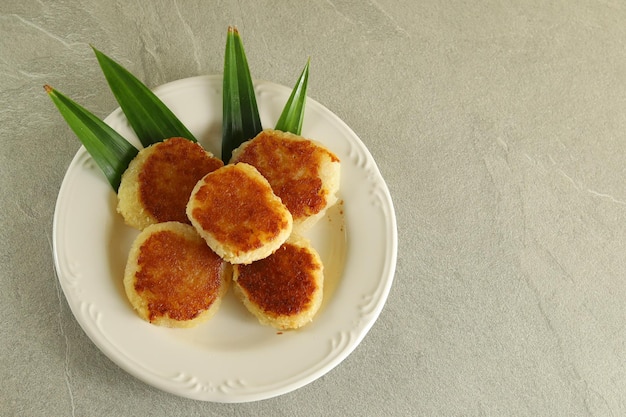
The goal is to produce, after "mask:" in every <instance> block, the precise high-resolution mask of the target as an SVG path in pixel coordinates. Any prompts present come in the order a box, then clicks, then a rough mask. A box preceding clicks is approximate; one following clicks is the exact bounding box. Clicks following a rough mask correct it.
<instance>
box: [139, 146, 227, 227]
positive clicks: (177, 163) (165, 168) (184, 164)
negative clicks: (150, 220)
mask: <svg viewBox="0 0 626 417" xmlns="http://www.w3.org/2000/svg"><path fill="white" fill-rule="evenodd" d="M158 146H159V149H158V152H154V153H152V154H151V155H150V157H149V158H148V159H147V160H146V161H145V163H144V165H143V168H142V170H141V172H140V174H139V184H140V185H139V194H140V201H141V204H142V205H143V207H144V208H145V210H146V211H147V212H148V213H150V214H151V215H152V216H153V217H154V218H155V219H156V220H157V221H158V222H165V221H177V222H180V223H187V224H189V219H188V218H187V214H186V213H185V208H186V206H187V202H188V201H189V195H190V194H191V191H192V190H193V187H194V186H195V185H196V183H197V182H198V181H199V180H200V179H201V178H202V177H203V176H204V175H206V174H207V173H209V172H212V171H214V170H216V169H217V168H219V167H221V166H223V163H222V161H221V160H219V159H218V158H214V157H211V156H209V155H208V154H207V153H206V151H205V150H204V149H203V148H202V147H201V146H200V145H199V144H197V143H194V142H191V141H189V140H187V139H183V138H171V139H168V140H166V141H164V142H163V143H160V144H158Z"/></svg>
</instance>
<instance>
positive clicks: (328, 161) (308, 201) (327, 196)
mask: <svg viewBox="0 0 626 417" xmlns="http://www.w3.org/2000/svg"><path fill="white" fill-rule="evenodd" d="M231 161H233V162H245V163H248V164H250V165H252V166H254V167H255V168H257V169H258V170H259V172H260V173H261V174H262V175H263V176H264V177H265V178H267V180H268V181H269V183H270V184H271V186H272V189H273V190H274V192H275V193H276V195H278V196H279V197H280V198H281V200H282V201H283V203H284V204H285V205H286V206H287V208H288V209H289V211H290V212H291V214H292V216H293V219H294V223H295V224H296V226H297V225H299V224H300V223H303V222H304V221H306V219H308V218H310V217H312V216H316V215H318V214H320V213H323V212H324V210H326V208H328V207H329V206H331V205H332V204H334V203H335V201H336V197H335V193H336V192H337V190H338V188H339V158H337V156H336V155H335V154H333V153H332V152H330V151H329V150H328V149H326V148H325V147H323V146H322V145H320V144H318V143H315V142H314V141H311V140H309V139H305V138H303V137H301V136H297V135H293V134H291V133H286V132H281V131H277V130H271V129H266V130H264V131H262V132H261V133H259V135H257V136H256V137H255V138H254V139H252V140H250V141H248V142H246V143H244V144H243V145H242V146H241V147H240V148H239V149H237V150H235V152H234V153H233V158H232V160H231Z"/></svg>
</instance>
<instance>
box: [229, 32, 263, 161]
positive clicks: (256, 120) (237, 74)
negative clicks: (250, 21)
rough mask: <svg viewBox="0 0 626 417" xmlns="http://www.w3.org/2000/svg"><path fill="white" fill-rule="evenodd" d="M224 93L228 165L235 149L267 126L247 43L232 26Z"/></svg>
mask: <svg viewBox="0 0 626 417" xmlns="http://www.w3.org/2000/svg"><path fill="white" fill-rule="evenodd" d="M222 94H223V96H222V101H223V115H222V161H224V163H225V164H227V163H228V162H229V161H230V157H231V155H232V152H233V150H234V149H236V148H237V147H239V145H241V144H242V143H243V142H245V141H247V140H249V139H252V138H253V137H255V136H256V135H257V134H259V133H260V132H261V130H262V129H263V128H262V126H261V118H260V116H259V109H258V107H257V102H256V96H255V94H254V86H253V85H252V77H251V76H250V69H249V68H248V60H247V59H246V53H245V51H244V48H243V42H242V40H241V36H240V35H239V32H238V31H237V28H235V27H232V26H230V27H229V28H228V34H227V36H226V51H225V56H224V85H223V91H222Z"/></svg>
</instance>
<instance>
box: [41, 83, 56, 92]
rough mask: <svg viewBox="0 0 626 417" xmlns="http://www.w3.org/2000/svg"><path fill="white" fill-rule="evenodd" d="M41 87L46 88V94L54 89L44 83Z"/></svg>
mask: <svg viewBox="0 0 626 417" xmlns="http://www.w3.org/2000/svg"><path fill="white" fill-rule="evenodd" d="M43 89H44V90H46V93H48V94H51V93H52V92H53V91H54V88H52V87H51V86H50V85H48V84H44V86H43Z"/></svg>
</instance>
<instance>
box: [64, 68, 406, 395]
mask: <svg viewBox="0 0 626 417" xmlns="http://www.w3.org/2000/svg"><path fill="white" fill-rule="evenodd" d="M255 88H256V94H257V101H258V105H259V112H260V114H261V121H262V124H263V126H266V127H268V126H274V124H275V122H276V120H277V119H278V117H279V115H280V112H281V110H282V108H283V106H284V103H285V102H286V100H287V98H288V97H289V93H290V91H291V90H290V89H288V88H286V87H283V86H280V85H277V84H273V83H269V82H258V83H256V84H255ZM155 92H156V93H157V95H158V96H159V97H160V98H161V99H162V100H163V101H164V102H165V104H166V105H168V106H169V107H170V109H171V110H172V111H173V112H174V113H175V114H176V115H177V116H178V117H179V118H180V119H181V120H182V122H183V123H184V124H185V125H186V126H187V127H188V128H189V129H190V130H191V132H192V133H193V134H194V135H195V136H196V138H198V140H199V142H200V143H202V144H203V145H204V146H205V147H206V148H207V149H208V150H209V151H211V152H213V153H214V154H216V155H219V154H220V143H221V120H222V79H221V76H201V77H194V78H188V79H183V80H179V81H175V82H172V83H169V84H166V85H163V86H161V87H159V88H157V89H155ZM105 121H106V122H107V123H108V124H109V125H111V126H112V127H113V128H114V129H116V130H117V131H119V132H120V133H121V134H122V135H123V136H124V137H126V138H128V139H129V140H130V141H132V142H134V143H135V144H136V145H138V141H137V138H136V136H135V135H134V134H133V133H132V130H131V129H130V127H129V125H128V123H127V121H126V119H125V117H124V115H123V113H122V112H121V110H120V109H117V110H116V111H114V112H113V113H112V114H111V115H110V116H109V117H107V119H105ZM302 134H303V136H307V137H311V138H315V139H316V140H318V141H320V142H321V143H323V144H324V145H325V146H327V147H328V148H329V149H330V150H332V151H333V152H334V153H335V154H336V155H337V156H338V157H339V158H340V159H341V163H342V168H341V188H340V196H339V198H340V203H338V204H337V205H336V206H335V207H333V208H332V209H330V210H329V212H328V214H327V216H326V217H325V218H323V219H322V220H320V222H319V223H318V224H317V225H316V226H315V227H314V229H313V230H311V231H310V233H308V237H309V238H310V239H311V241H312V243H313V246H314V247H315V248H316V249H317V250H318V252H319V253H320V256H321V258H322V261H323V262H324V265H325V271H326V278H325V279H326V281H325V289H324V303H323V305H322V308H321V310H320V311H319V313H318V315H317V316H316V318H315V320H314V321H313V322H312V323H311V324H310V325H307V326H306V327H304V328H302V329H300V330H297V331H285V332H282V333H281V332H277V331H276V330H274V329H272V328H270V327H265V326H261V325H260V324H259V323H258V322H257V320H256V319H255V318H253V317H252V315H250V314H249V313H248V312H247V310H246V309H245V307H243V305H242V304H240V303H239V302H238V301H237V300H236V298H235V297H234V295H233V294H232V292H229V293H228V294H227V296H226V298H225V299H224V301H223V303H222V306H221V308H220V310H219V311H218V313H217V314H216V316H215V317H214V318H213V319H212V320H211V321H209V322H207V323H205V324H202V325H200V326H198V327H196V328H193V329H167V328H161V327H157V326H154V325H151V324H149V323H147V322H145V321H143V320H141V319H140V318H139V317H138V316H137V315H136V314H135V313H134V312H133V309H132V307H131V306H130V304H129V303H128V301H127V299H126V296H125V294H124V289H123V285H122V277H123V272H124V266H125V264H126V256H127V253H128V250H129V248H130V245H131V243H132V241H133V239H134V238H135V236H136V235H137V233H138V232H136V231H135V230H133V229H131V228H129V227H127V226H125V225H124V223H123V220H122V218H121V217H120V216H119V215H118V214H117V213H116V211H115V207H116V196H115V194H114V193H113V191H112V190H111V188H110V186H109V184H108V183H107V181H106V180H105V178H104V176H103V175H102V174H101V172H100V171H99V168H98V167H97V166H96V165H95V163H94V162H93V160H92V159H91V157H90V156H89V154H88V153H87V152H86V151H85V149H84V148H81V149H80V150H79V151H78V153H77V154H76V156H75V157H74V159H73V161H72V163H71V164H70V166H69V168H68V171H67V174H66V176H65V179H64V180H63V184H62V186H61V190H60V192H59V197H58V200H57V205H56V209H55V216H54V237H53V238H54V252H55V266H56V269H57V273H58V277H59V281H60V283H61V286H62V288H63V291H64V293H65V296H66V298H67V301H68V304H69V306H70V308H71V310H72V312H73V314H74V316H75V317H76V319H77V320H78V322H79V323H80V325H81V326H82V328H83V329H84V331H85V333H87V335H88V336H89V337H90V338H91V340H92V341H93V342H94V343H95V344H96V346H98V348H100V349H101V350H102V352H104V354H106V355H107V356H108V357H109V358H110V359H111V360H112V361H113V362H115V363H116V364H118V365H119V366H120V367H122V368H123V369H125V370H126V371H127V372H129V373H130V374H132V375H134V376H135V377H137V378H139V379H141V380H143V381H145V382H146V383H148V384H150V385H152V386H154V387H157V388H159V389H162V390H164V391H167V392H170V393H173V394H176V395H180V396H184V397H188V398H193V399H197V400H204V401H215V402H246V401H255V400H261V399H265V398H270V397H273V396H277V395H281V394H284V393H287V392H290V391H292V390H295V389H297V388H299V387H301V386H303V385H305V384H308V383H310V382H312V381H314V380H315V379H317V378H319V377H321V376H322V375H324V374H325V373H327V372H328V371H330V370H331V369H332V368H334V367H335V366H336V365H337V364H339V363H340V362H341V361H342V360H343V359H345V358H346V357H347V356H348V355H349V354H350V353H351V352H352V351H353V350H354V348H356V346H357V345H358V344H359V343H360V342H361V340H362V339H363V337H364V336H365V334H366V333H367V332H368V330H369V329H370V328H371V326H372V325H373V324H374V322H375V321H376V319H377V317H378V315H379V313H380V311H381V310H382V308H383V305H384V303H385V300H386V298H387V295H388V293H389V289H390V287H391V283H392V280H393V276H394V270H395V265H396V254H397V232H396V219H395V213H394V210H393V205H392V202H391V198H390V196H389V191H388V189H387V186H386V184H385V182H384V181H383V178H382V177H381V175H380V172H379V171H378V168H377V167H376V164H375V162H374V160H373V158H372V156H371V155H370V153H369V152H368V150H367V149H366V147H365V146H364V145H363V143H362V142H361V140H360V139H359V138H358V137H357V136H356V135H355V134H354V132H353V131H352V130H351V129H350V128H349V127H348V126H346V124H345V123H343V122H342V121H341V120H340V119H339V118H338V117H337V116H335V115H334V114H333V113H331V112H330V111H329V110H328V109H326V108H325V107H324V106H322V105H321V104H319V103H317V102H315V101H314V100H312V99H308V101H307V107H306V115H305V121H304V126H303V132H302Z"/></svg>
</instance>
